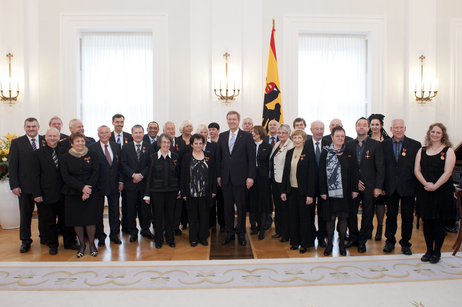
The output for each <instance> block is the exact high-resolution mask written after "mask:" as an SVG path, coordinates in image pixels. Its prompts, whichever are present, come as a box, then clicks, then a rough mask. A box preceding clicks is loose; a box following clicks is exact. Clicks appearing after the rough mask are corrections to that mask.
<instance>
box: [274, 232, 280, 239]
mask: <svg viewBox="0 0 462 307" xmlns="http://www.w3.org/2000/svg"><path fill="white" fill-rule="evenodd" d="M271 238H275V239H279V238H282V235H280V234H278V233H277V234H275V235H272V236H271Z"/></svg>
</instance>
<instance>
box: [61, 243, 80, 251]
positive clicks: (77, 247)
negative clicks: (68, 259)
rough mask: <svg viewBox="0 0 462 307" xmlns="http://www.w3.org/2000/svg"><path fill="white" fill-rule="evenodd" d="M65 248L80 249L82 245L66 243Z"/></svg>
mask: <svg viewBox="0 0 462 307" xmlns="http://www.w3.org/2000/svg"><path fill="white" fill-rule="evenodd" d="M64 249H72V250H75V251H78V250H79V249H80V245H79V244H73V245H64Z"/></svg>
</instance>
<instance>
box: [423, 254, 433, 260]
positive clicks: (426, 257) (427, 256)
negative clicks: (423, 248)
mask: <svg viewBox="0 0 462 307" xmlns="http://www.w3.org/2000/svg"><path fill="white" fill-rule="evenodd" d="M431 257H432V256H431V255H428V254H425V255H423V256H422V258H420V261H422V262H428V261H430V259H431Z"/></svg>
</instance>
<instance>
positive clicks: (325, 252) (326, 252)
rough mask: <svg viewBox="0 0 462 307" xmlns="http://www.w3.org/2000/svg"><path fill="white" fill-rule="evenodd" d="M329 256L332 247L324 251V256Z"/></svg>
mask: <svg viewBox="0 0 462 307" xmlns="http://www.w3.org/2000/svg"><path fill="white" fill-rule="evenodd" d="M330 254H332V247H327V248H326V249H325V250H324V256H330Z"/></svg>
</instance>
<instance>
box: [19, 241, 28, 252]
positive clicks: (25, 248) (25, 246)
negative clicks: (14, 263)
mask: <svg viewBox="0 0 462 307" xmlns="http://www.w3.org/2000/svg"><path fill="white" fill-rule="evenodd" d="M29 250H30V244H29V243H25V244H22V245H21V247H20V248H19V252H20V253H22V254H24V253H27V252H28V251H29Z"/></svg>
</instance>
